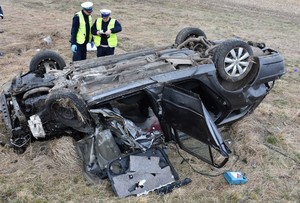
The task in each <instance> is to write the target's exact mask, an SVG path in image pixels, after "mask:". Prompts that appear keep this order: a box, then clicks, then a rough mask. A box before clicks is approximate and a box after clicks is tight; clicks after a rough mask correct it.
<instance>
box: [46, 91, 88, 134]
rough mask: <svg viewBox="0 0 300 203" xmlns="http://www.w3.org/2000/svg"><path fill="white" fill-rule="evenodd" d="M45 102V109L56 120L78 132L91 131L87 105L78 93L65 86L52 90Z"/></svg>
mask: <svg viewBox="0 0 300 203" xmlns="http://www.w3.org/2000/svg"><path fill="white" fill-rule="evenodd" d="M45 103H46V107H47V110H48V111H49V112H50V113H51V114H52V115H53V118H54V119H55V120H57V121H58V122H60V123H62V124H64V125H65V126H69V127H71V128H73V129H75V130H78V131H80V132H84V133H92V132H93V127H92V124H91V118H90V115H89V112H88V109H87V106H86V104H85V102H84V100H83V98H82V97H81V96H80V95H79V94H77V93H75V92H74V91H72V90H69V89H65V88H62V89H58V90H53V91H51V92H50V94H49V95H48V97H47V99H46V101H45Z"/></svg>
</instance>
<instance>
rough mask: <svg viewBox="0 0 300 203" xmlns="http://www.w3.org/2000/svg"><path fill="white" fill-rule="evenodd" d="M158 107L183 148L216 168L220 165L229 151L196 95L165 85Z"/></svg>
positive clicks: (226, 157) (223, 162)
mask: <svg viewBox="0 0 300 203" xmlns="http://www.w3.org/2000/svg"><path fill="white" fill-rule="evenodd" d="M162 109H163V118H164V119H165V121H166V122H167V123H168V124H169V125H170V126H171V128H172V132H173V134H174V135H175V139H176V141H177V142H178V144H179V146H180V147H181V148H182V149H183V150H185V151H187V152H188V153H190V154H192V155H194V156H196V157H197V158H199V159H201V160H203V161H205V162H207V163H209V164H211V165H213V166H215V167H217V168H220V167H222V166H224V164H225V163H226V162H227V161H228V157H229V154H230V153H231V151H230V149H229V148H228V147H227V146H226V144H225V143H224V141H223V139H222V137H221V135H220V133H219V131H218V129H217V127H216V125H215V123H214V121H213V120H212V119H211V117H210V115H209V113H208V111H207V110H206V108H205V106H204V105H203V103H202V101H201V99H200V97H199V95H198V94H195V93H193V92H191V91H188V90H185V89H182V88H179V87H176V86H171V85H166V86H165V87H164V89H163V95H162Z"/></svg>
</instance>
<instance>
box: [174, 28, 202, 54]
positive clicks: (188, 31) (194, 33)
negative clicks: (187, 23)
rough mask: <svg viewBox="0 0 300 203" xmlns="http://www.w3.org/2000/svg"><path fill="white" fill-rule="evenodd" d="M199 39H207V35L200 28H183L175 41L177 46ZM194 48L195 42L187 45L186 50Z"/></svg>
mask: <svg viewBox="0 0 300 203" xmlns="http://www.w3.org/2000/svg"><path fill="white" fill-rule="evenodd" d="M197 37H204V38H206V35H205V33H204V32H203V31H202V30H201V29H199V28H195V27H186V28H183V29H182V30H180V31H179V33H178V34H177V36H176V39H175V44H176V45H180V44H181V43H183V42H184V41H186V40H187V39H190V38H197ZM194 46H195V43H194V42H189V43H187V44H186V45H185V47H186V48H190V49H192V48H193V47H194Z"/></svg>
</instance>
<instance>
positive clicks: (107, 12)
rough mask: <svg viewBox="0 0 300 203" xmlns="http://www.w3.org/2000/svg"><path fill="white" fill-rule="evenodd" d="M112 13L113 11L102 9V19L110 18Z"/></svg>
mask: <svg viewBox="0 0 300 203" xmlns="http://www.w3.org/2000/svg"><path fill="white" fill-rule="evenodd" d="M110 13H111V10H108V9H101V10H100V14H101V16H102V17H108V16H109V15H110Z"/></svg>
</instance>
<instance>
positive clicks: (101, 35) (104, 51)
mask: <svg viewBox="0 0 300 203" xmlns="http://www.w3.org/2000/svg"><path fill="white" fill-rule="evenodd" d="M100 14H101V17H100V18H98V19H97V20H96V21H95V22H94V24H93V26H92V34H93V35H94V43H95V45H96V46H97V57H101V56H108V55H113V54H114V52H115V47H116V46H117V44H118V38H117V35H116V33H118V32H121V31H122V26H121V24H120V23H119V22H118V21H117V20H116V19H113V18H111V17H110V14H111V10H108V9H101V10H100Z"/></svg>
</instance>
